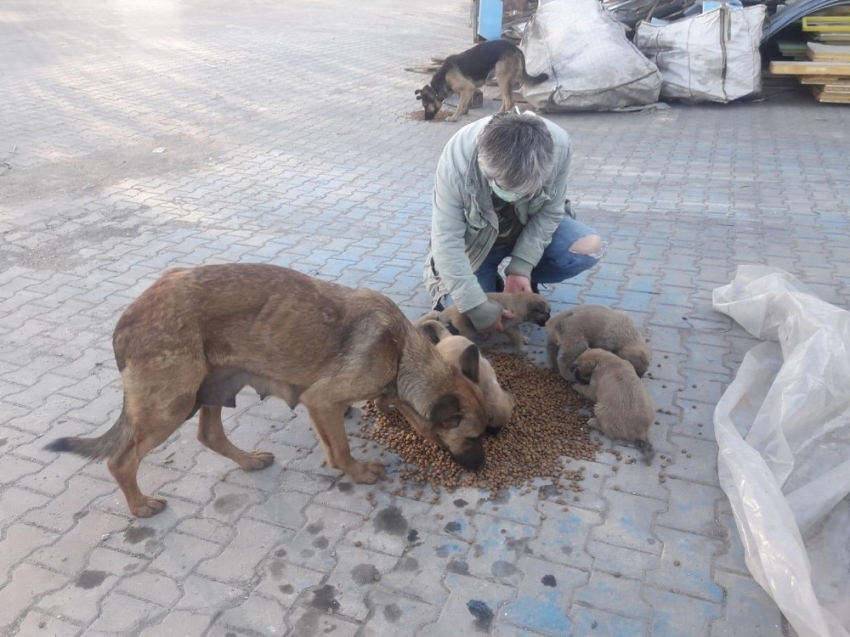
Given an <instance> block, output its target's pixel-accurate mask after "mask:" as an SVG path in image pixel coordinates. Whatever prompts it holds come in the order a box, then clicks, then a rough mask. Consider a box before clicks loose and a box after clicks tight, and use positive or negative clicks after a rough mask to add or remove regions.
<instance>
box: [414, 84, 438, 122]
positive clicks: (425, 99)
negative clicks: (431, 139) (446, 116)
mask: <svg viewBox="0 0 850 637" xmlns="http://www.w3.org/2000/svg"><path fill="white" fill-rule="evenodd" d="M414 95H416V99H418V100H419V101H420V102H422V108H424V109H425V119H426V120H430V119H434V116H435V115H436V114H437V111H439V110H440V108H441V107H442V106H443V100H441V99H440V98H439V97H438V96H437V93H436V92H435V91H434V89H433V88H432V87H431V85H430V84H426V85H425V86H423V87H422V88H421V89H416V91H415V92H414Z"/></svg>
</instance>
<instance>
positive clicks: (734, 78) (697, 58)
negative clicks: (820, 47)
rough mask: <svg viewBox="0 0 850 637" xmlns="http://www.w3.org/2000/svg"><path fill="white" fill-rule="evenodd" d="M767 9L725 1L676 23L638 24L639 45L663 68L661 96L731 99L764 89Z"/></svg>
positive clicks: (636, 40) (692, 98) (697, 100)
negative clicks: (762, 48)
mask: <svg viewBox="0 0 850 637" xmlns="http://www.w3.org/2000/svg"><path fill="white" fill-rule="evenodd" d="M765 11H766V9H765V7H764V5H756V6H753V7H747V8H746V9H744V10H734V9H731V8H730V7H729V6H728V5H725V4H724V5H723V6H721V7H719V8H717V9H714V10H712V11H709V12H707V13H703V14H701V15H696V16H693V17H690V18H684V19H682V20H677V21H676V22H671V23H670V24H665V25H658V24H651V23H649V22H641V23H640V24H638V27H637V31H636V33H635V44H636V45H637V46H638V48H639V49H640V50H641V51H643V52H644V54H646V56H647V57H648V58H649V59H650V60H652V61H653V62H655V64H656V65H657V66H658V68H659V70H660V71H661V76H662V78H663V83H662V85H661V98H662V99H681V100H685V101H690V102H700V101H711V102H731V101H732V100H736V99H739V98H741V97H746V96H747V95H752V94H754V93H758V92H759V91H761V54H760V53H759V46H760V45H761V32H762V26H763V25H764V19H765Z"/></svg>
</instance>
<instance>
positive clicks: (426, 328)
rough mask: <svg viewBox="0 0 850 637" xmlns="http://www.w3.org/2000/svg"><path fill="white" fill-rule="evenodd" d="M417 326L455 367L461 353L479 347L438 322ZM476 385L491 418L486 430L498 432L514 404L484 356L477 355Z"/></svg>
mask: <svg viewBox="0 0 850 637" xmlns="http://www.w3.org/2000/svg"><path fill="white" fill-rule="evenodd" d="M417 329H418V330H419V331H420V332H421V333H422V334H424V335H425V336H426V337H427V338H428V339H429V340H430V341H431V342H432V343H434V344H435V345H436V346H437V351H438V352H440V355H441V356H442V357H443V358H445V359H446V360H447V361H449V362H450V363H452V364H453V365H455V366H457V367H460V365H461V360H462V358H463V356H464V355H466V354H467V353H468V351H469V349H470V348H475V349H476V350H477V349H478V346H477V345H475V343H473V342H472V341H470V340H469V339H468V338H466V337H465V336H455V335H453V334H451V333H450V332H449V330H448V329H446V327H445V326H444V325H443V324H442V323H440V322H439V321H435V320H429V321H424V322H422V323H421V324H420V326H419V327H418V328H417ZM478 385H479V386H480V387H481V393H482V394H483V395H484V404H485V405H486V408H487V414H488V415H489V417H490V423H489V426H488V429H490V430H492V431H493V433H497V432H498V430H499V429H501V428H502V427H504V426H505V425H507V424H508V421H510V419H511V415H512V414H513V412H514V406H515V404H516V403H515V401H514V396H513V394H511V393H510V392H508V391H505V390H504V389H502V387H501V386H500V385H499V380H498V378H497V377H496V370H494V369H493V366H492V365H491V364H490V361H488V360H487V358H485V357H484V356H481V357H480V363H479V366H478Z"/></svg>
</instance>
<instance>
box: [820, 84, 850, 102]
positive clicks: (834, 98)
mask: <svg viewBox="0 0 850 637" xmlns="http://www.w3.org/2000/svg"><path fill="white" fill-rule="evenodd" d="M812 93H813V94H814V96H815V98H817V100H818V102H825V103H829V104H850V94H847V93H829V92H827V91H824V90H823V89H820V88H816V87H812Z"/></svg>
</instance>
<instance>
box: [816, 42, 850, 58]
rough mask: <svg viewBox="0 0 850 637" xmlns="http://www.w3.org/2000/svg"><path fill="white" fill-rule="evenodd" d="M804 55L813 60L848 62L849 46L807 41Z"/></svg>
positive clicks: (849, 55) (849, 56)
mask: <svg viewBox="0 0 850 637" xmlns="http://www.w3.org/2000/svg"><path fill="white" fill-rule="evenodd" d="M806 55H807V56H808V58H809V59H810V60H814V61H815V62H850V46H841V45H840V44H819V43H817V42H809V43H808V46H807V49H806Z"/></svg>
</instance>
